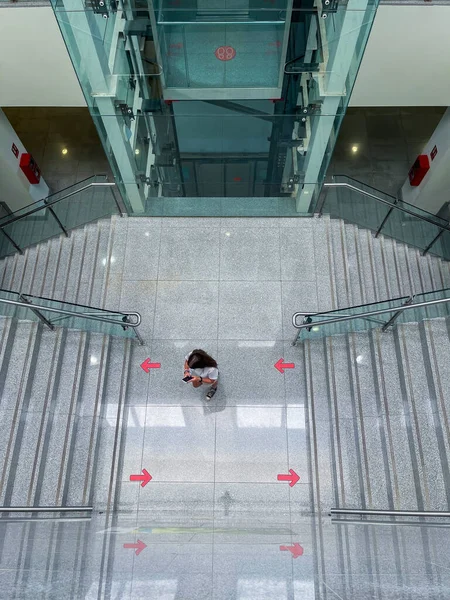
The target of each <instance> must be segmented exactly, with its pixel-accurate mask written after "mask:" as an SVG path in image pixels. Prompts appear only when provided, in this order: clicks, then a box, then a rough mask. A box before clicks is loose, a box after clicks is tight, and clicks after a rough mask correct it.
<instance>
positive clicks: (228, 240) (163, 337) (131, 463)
mask: <svg viewBox="0 0 450 600" xmlns="http://www.w3.org/2000/svg"><path fill="white" fill-rule="evenodd" d="M116 227H118V228H119V229H117V231H116V242H114V243H113V246H112V254H113V255H114V253H115V252H116V251H118V249H119V248H120V249H121V252H123V253H124V254H125V260H124V262H123V263H122V264H123V265H124V267H123V269H122V268H120V267H119V263H120V261H116V262H115V263H114V269H112V271H111V276H110V279H109V284H108V285H109V286H112V287H114V288H118V289H120V293H119V294H118V295H117V294H116V295H115V297H116V300H115V302H116V305H111V306H110V308H115V307H116V306H117V304H119V305H120V306H121V307H122V308H123V309H125V308H133V309H137V310H139V311H140V312H141V314H142V318H143V331H142V333H143V335H144V337H145V339H146V342H147V345H146V346H144V347H137V346H136V347H134V349H133V353H132V365H131V372H130V387H129V392H128V404H127V407H126V415H125V422H126V439H125V446H124V455H123V461H122V473H121V477H120V479H121V484H120V494H119V497H118V503H119V507H120V510H119V512H118V514H117V520H116V528H115V529H114V530H113V532H112V537H111V542H110V553H109V556H108V565H109V566H108V573H109V576H108V577H109V585H110V590H111V597H113V598H124V599H125V598H126V599H127V600H128V599H129V600H135V599H138V598H147V597H149V595H150V597H152V598H155V599H158V600H159V599H164V600H166V599H171V600H172V599H173V600H175V599H178V598H180V599H183V600H184V599H191V598H192V599H195V600H197V599H198V598H201V599H205V600H231V599H232V600H238V599H239V600H241V599H242V600H261V599H262V600H285V599H286V600H313V599H314V600H319V599H320V600H322V599H325V598H337V599H338V600H354V599H355V598H357V599H360V600H363V599H364V600H367V599H368V598H379V600H393V599H394V598H395V599H396V600H397V599H401V600H406V598H409V597H416V598H420V599H422V598H425V597H427V596H426V595H424V593H425V592H424V585H425V584H424V582H425V577H423V578H422V579H420V578H418V577H416V579H414V573H418V572H422V571H423V569H424V567H423V566H422V567H421V569H422V571H420V569H419V568H418V567H417V565H416V563H415V561H416V558H415V554H416V549H414V542H413V540H414V539H415V537H414V536H415V529H414V527H411V528H410V529H403V530H402V531H401V533H400V534H399V535H400V538H398V536H397V533H393V532H391V531H390V530H385V528H380V529H381V531H378V528H367V527H364V528H362V527H358V526H357V525H348V526H345V527H342V526H341V527H340V526H335V525H332V524H330V523H329V520H328V519H327V518H326V516H325V511H328V510H329V508H330V507H331V506H332V504H333V498H334V497H333V483H332V476H331V472H330V462H329V457H328V456H326V455H325V452H322V455H319V456H318V457H316V459H317V461H318V464H319V468H320V472H321V474H322V475H323V480H324V481H325V483H323V482H322V484H321V486H320V490H321V493H322V495H323V496H322V497H321V499H320V500H319V501H320V503H321V505H323V506H324V507H326V508H324V515H323V517H324V518H323V519H322V520H320V522H318V521H317V520H316V519H315V518H314V517H313V516H312V514H311V509H312V506H311V500H310V499H311V492H312V488H313V486H315V485H316V484H315V483H314V480H313V481H312V480H311V474H310V473H309V468H310V465H311V460H312V459H311V457H310V456H308V450H307V449H308V448H310V441H309V440H308V439H307V436H308V433H307V432H308V427H307V423H306V422H305V403H306V386H305V381H304V377H303V373H304V364H303V349H302V348H301V347H297V348H293V347H292V346H291V338H292V333H293V331H292V325H291V317H292V314H293V312H295V311H296V310H302V309H305V310H311V311H314V310H318V307H319V306H320V305H322V306H323V305H324V304H325V305H326V303H329V302H330V301H331V297H330V287H329V286H330V282H329V281H328V282H327V281H326V279H327V277H328V279H329V272H328V271H327V270H326V269H325V267H324V265H325V263H326V261H327V260H328V257H327V255H326V252H327V250H326V244H325V243H323V240H321V237H320V235H321V233H320V228H318V227H315V222H314V220H313V219H298V220H296V221H289V220H287V219H286V220H278V221H275V222H274V221H268V220H265V219H236V220H232V219H211V220H209V221H208V227H206V228H205V223H204V222H203V221H201V220H197V219H185V220H182V219H153V220H151V219H145V218H142V219H126V220H123V219H116ZM119 232H120V235H119V236H117V234H119ZM300 245H301V251H300V250H299V247H300ZM327 286H328V287H327ZM197 347H201V348H204V349H205V350H206V351H207V352H209V353H210V354H211V355H212V356H214V357H215V358H216V359H217V361H218V363H219V368H220V383H219V389H218V392H217V394H216V396H215V397H214V399H213V401H211V402H210V403H207V402H206V401H205V392H206V390H203V389H200V390H195V389H193V388H192V387H191V386H188V385H186V384H185V383H184V382H182V381H181V377H182V367H183V358H184V356H185V355H186V354H187V353H188V352H189V351H190V350H192V349H193V348H197ZM148 357H150V358H151V360H152V361H157V362H160V363H161V368H160V369H157V370H153V371H151V372H150V374H146V373H144V371H143V370H142V369H141V368H140V364H141V363H142V362H143V361H144V360H145V359H146V358H148ZM281 357H283V358H284V359H285V360H286V361H289V362H294V364H295V368H294V369H292V370H290V371H287V372H286V373H285V374H284V375H281V374H280V373H279V372H277V371H276V369H275V368H274V364H275V362H276V361H277V360H278V359H279V358H281ZM326 386H327V383H326V381H325V380H324V381H323V382H322V385H319V382H316V390H315V392H316V400H317V404H320V403H321V402H320V400H322V404H323V399H324V398H325V399H326V398H328V391H327V389H326ZM362 388H364V383H363V384H362ZM320 394H322V395H321V397H319V395H320ZM316 417H317V418H319V417H320V415H316ZM348 421H350V420H348ZM345 425H346V424H345V423H343V431H344V430H345ZM373 430H374V431H375V430H376V427H375V425H374V427H373ZM314 435H315V443H316V444H318V447H320V448H324V447H325V446H328V444H329V443H330V440H329V436H330V433H329V427H328V424H327V422H326V421H324V422H322V421H320V420H318V421H317V423H316V426H315V434H314ZM341 444H342V448H343V451H344V452H345V450H346V439H345V436H344V434H343V437H342V439H341ZM373 460H374V461H376V457H374V458H373ZM352 461H353V457H349V461H348V462H349V464H353V462H354V461H353V462H352ZM142 469H147V470H148V471H149V473H150V474H151V475H152V477H153V479H152V480H151V481H150V482H149V483H148V484H147V485H146V486H145V487H141V486H140V485H139V483H137V482H131V481H130V480H129V477H130V475H131V474H135V473H140V472H141V470H142ZM289 469H293V470H294V471H295V472H297V473H298V475H299V476H300V481H299V482H298V483H297V484H295V486H293V487H290V486H289V484H288V483H287V482H286V481H278V479H277V475H278V474H287V473H288V471H289ZM380 472H381V469H380ZM354 473H356V467H355V468H354V470H353V472H352V474H351V475H352V480H353V479H354V477H353V475H354ZM355 477H356V476H355ZM373 529H376V530H377V531H376V532H375V531H373ZM423 535H425V536H427V535H430V541H429V548H431V550H430V552H432V553H435V552H436V548H437V546H436V540H435V539H434V538H433V537H432V536H433V532H432V531H431V532H429V534H428V533H423ZM427 539H428V538H427ZM446 539H447V538H445V537H444V538H443V540H446ZM138 540H140V542H143V544H145V546H146V547H145V548H144V549H143V550H142V552H140V553H139V555H137V556H136V555H135V554H134V551H133V549H130V548H126V547H124V544H130V543H137V542H138ZM97 543H98V544H99V545H100V544H101V543H102V537H101V536H98V538H97ZM296 544H298V546H296ZM419 546H420V550H417V552H419V551H420V552H423V553H424V558H423V560H429V561H434V560H437V559H436V557H435V556H434V555H432V554H426V552H427V548H428V541H427V542H426V543H425V542H423V543H422V542H421V543H419ZM295 549H297V550H298V551H299V552H300V555H299V556H297V557H296V558H294V556H292V554H291V551H295ZM99 552H100V550H99ZM372 552H373V555H372ZM400 552H401V553H402V558H401V560H402V561H403V562H402V566H401V567H398V565H397V566H395V567H392V562H393V560H394V559H393V557H394V556H396V555H397V554H399V553H400ZM386 557H391V560H388V558H386ZM322 564H324V565H326V566H325V567H324V571H323V572H322V571H321V569H322V567H321V565H322ZM440 564H442V563H440ZM422 565H423V563H422ZM347 568H348V569H349V570H351V572H349V573H348V574H347V573H346V569H347ZM432 569H435V571H436V577H435V575H434V570H433V574H432V575H430V578H431V579H430V578H429V579H427V581H431V580H432V579H433V577H435V580H434V581H435V583H434V587H433V593H435V594H436V596H435V597H440V596H439V594H441V593H442V592H443V590H444V589H445V585H446V584H445V582H444V581H443V579H442V577H445V572H444V575H442V573H443V570H442V569H441V568H440V567H439V568H437V567H436V568H435V567H432ZM325 570H326V573H327V574H326V575H325ZM343 573H346V574H345V575H343ZM391 573H396V574H399V573H400V575H399V577H404V579H405V581H404V582H403V583H399V581H398V580H397V581H395V582H394V581H393V579H392V575H391ZM437 573H439V574H437ZM347 575H348V576H347ZM363 575H366V579H364V577H363ZM369 575H370V576H369ZM92 590H94V591H95V592H96V591H97V590H96V588H95V584H94V586H93V588H92ZM373 594H375V595H373ZM88 597H89V598H90V597H97V596H96V595H95V594H94V592H93V595H92V596H90V595H89V596H88Z"/></svg>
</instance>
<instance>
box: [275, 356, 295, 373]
mask: <svg viewBox="0 0 450 600" xmlns="http://www.w3.org/2000/svg"><path fill="white" fill-rule="evenodd" d="M283 361H284V358H280V360H279V361H277V362H276V363H275V364H274V367H275V369H277V371H280V373H284V369H294V368H295V364H294V363H285V362H283Z"/></svg>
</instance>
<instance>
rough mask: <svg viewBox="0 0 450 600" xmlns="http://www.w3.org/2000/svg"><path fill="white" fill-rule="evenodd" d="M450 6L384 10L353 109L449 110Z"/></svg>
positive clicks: (370, 43) (355, 90)
mask: <svg viewBox="0 0 450 600" xmlns="http://www.w3.org/2000/svg"><path fill="white" fill-rule="evenodd" d="M449 30H450V6H427V5H423V6H388V5H381V6H380V7H379V8H378V11H377V15H376V17H375V21H374V24H373V27H372V31H371V33H370V37H369V41H368V43H367V47H366V52H365V54H364V57H363V60H362V63H361V67H360V70H359V73H358V77H357V79H356V83H355V87H354V88H353V94H352V97H351V101H350V106H449V105H450V77H449V73H450V35H449Z"/></svg>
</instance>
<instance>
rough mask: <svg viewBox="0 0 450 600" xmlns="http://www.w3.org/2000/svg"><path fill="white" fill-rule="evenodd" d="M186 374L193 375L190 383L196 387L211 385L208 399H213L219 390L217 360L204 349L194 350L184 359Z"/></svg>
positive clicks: (207, 395)
mask: <svg viewBox="0 0 450 600" xmlns="http://www.w3.org/2000/svg"><path fill="white" fill-rule="evenodd" d="M184 376H185V377H187V376H192V379H191V380H190V382H189V383H192V385H193V386H194V387H195V388H198V387H200V386H201V385H202V384H204V383H206V384H207V385H210V386H211V387H210V388H209V391H208V393H207V394H206V399H207V400H211V398H212V397H213V396H214V394H215V393H216V390H217V383H218V377H219V370H218V368H217V363H216V361H215V360H214V359H213V358H212V357H211V356H209V354H207V353H206V352H205V351H204V350H200V349H197V350H192V352H190V353H189V354H188V355H187V356H186V357H185V359H184Z"/></svg>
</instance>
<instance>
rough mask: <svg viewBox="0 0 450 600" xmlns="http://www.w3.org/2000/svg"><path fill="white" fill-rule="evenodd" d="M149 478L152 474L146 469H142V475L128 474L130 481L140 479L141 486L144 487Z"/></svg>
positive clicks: (150, 478)
mask: <svg viewBox="0 0 450 600" xmlns="http://www.w3.org/2000/svg"><path fill="white" fill-rule="evenodd" d="M151 480H152V476H151V475H150V473H149V472H148V471H147V469H142V475H130V481H142V483H141V487H145V486H146V485H147V483H148V482H149V481H151Z"/></svg>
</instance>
